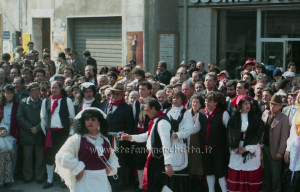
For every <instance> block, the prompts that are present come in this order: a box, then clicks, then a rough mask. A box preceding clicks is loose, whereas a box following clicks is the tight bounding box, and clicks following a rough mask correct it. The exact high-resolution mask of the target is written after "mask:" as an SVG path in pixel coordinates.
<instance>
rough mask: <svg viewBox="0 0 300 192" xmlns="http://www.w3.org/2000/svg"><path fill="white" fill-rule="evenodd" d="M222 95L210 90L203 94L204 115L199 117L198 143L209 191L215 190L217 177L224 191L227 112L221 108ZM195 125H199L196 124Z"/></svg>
mask: <svg viewBox="0 0 300 192" xmlns="http://www.w3.org/2000/svg"><path fill="white" fill-rule="evenodd" d="M224 103H225V98H224V96H223V95H222V94H221V93H219V92H215V91H211V92H209V93H208V94H206V96H205V105H206V107H205V108H204V116H203V118H202V117H201V119H200V123H201V129H200V134H199V135H200V145H201V157H202V162H203V172H204V175H205V176H206V180H207V184H208V189H209V192H214V191H215V181H216V179H218V182H219V185H220V187H221V190H222V192H226V191H227V188H226V179H225V176H226V175H227V170H228V169H227V167H226V166H227V165H228V162H227V157H228V156H229V150H228V148H227V147H226V127H227V123H228V121H229V118H230V117H229V114H228V112H227V111H225V110H224V109H222V107H223V106H224ZM195 127H199V126H196V124H195Z"/></svg>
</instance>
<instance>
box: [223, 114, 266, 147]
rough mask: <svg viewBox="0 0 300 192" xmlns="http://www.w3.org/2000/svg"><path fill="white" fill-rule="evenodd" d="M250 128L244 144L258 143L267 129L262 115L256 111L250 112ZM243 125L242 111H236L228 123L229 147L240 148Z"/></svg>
mask: <svg viewBox="0 0 300 192" xmlns="http://www.w3.org/2000/svg"><path fill="white" fill-rule="evenodd" d="M248 122H249V125H248V128H247V131H246V137H245V141H244V146H246V145H256V144H258V142H259V141H260V140H261V138H262V135H263V133H264V130H265V125H264V123H263V121H262V120H261V118H260V116H259V115H258V114H256V113H254V112H249V113H248ZM241 126H242V119H241V113H240V112H236V113H235V114H234V115H233V116H232V117H231V118H230V119H229V121H228V124H227V144H228V147H231V148H238V147H239V143H240V140H241Z"/></svg>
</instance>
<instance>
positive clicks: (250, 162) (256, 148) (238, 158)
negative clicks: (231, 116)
mask: <svg viewBox="0 0 300 192" xmlns="http://www.w3.org/2000/svg"><path fill="white" fill-rule="evenodd" d="M241 120H242V124H241V132H246V131H247V129H248V125H249V121H248V114H241ZM243 146H244V141H240V143H239V147H240V148H241V147H243ZM245 148H246V150H247V151H249V152H250V153H255V156H253V157H252V158H250V159H247V161H246V162H245V163H244V162H243V161H244V157H243V156H242V155H240V154H238V149H234V150H231V149H230V161H229V165H228V167H230V168H231V169H234V170H243V171H253V170H257V169H258V168H259V167H260V154H261V150H260V145H259V143H257V144H256V145H246V146H245Z"/></svg>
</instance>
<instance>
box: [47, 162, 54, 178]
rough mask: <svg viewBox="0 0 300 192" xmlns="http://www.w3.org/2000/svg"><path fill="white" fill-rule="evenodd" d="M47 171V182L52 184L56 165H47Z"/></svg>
mask: <svg viewBox="0 0 300 192" xmlns="http://www.w3.org/2000/svg"><path fill="white" fill-rule="evenodd" d="M46 169H47V175H48V178H47V182H48V183H52V182H53V173H54V165H47V164H46Z"/></svg>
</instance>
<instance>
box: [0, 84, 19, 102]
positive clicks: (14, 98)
mask: <svg viewBox="0 0 300 192" xmlns="http://www.w3.org/2000/svg"><path fill="white" fill-rule="evenodd" d="M7 91H9V92H12V93H13V95H14V96H13V99H12V102H17V96H16V94H15V88H14V87H13V86H12V85H10V84H9V85H5V86H4V87H3V89H2V94H1V100H0V105H6V98H5V95H4V93H5V92H7Z"/></svg>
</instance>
